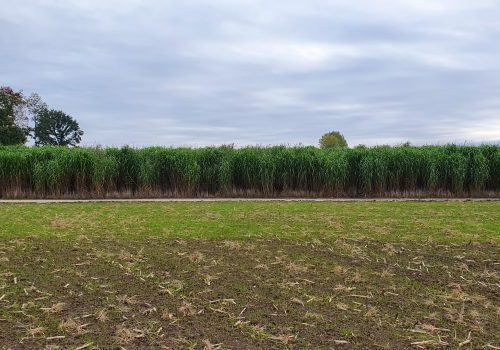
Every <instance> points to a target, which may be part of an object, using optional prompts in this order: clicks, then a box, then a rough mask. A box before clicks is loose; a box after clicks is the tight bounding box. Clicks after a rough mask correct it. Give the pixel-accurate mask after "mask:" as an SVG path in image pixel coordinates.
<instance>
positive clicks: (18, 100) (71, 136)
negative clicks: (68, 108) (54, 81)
mask: <svg viewBox="0 0 500 350" xmlns="http://www.w3.org/2000/svg"><path fill="white" fill-rule="evenodd" d="M82 136H83V131H82V130H81V129H80V125H79V124H78V122H77V121H76V120H75V119H74V118H72V117H71V116H70V115H68V114H66V113H64V112H63V111H60V110H55V109H51V108H49V106H48V105H47V104H46V103H45V102H44V101H43V100H42V98H41V97H40V96H39V95H38V94H37V93H32V94H31V95H29V96H26V95H25V94H24V93H23V92H22V91H15V90H14V89H12V88H11V87H8V86H2V87H0V145H19V144H25V143H26V142H28V140H29V139H32V140H33V142H34V144H35V146H39V145H53V146H76V145H78V144H79V143H80V141H81V140H82Z"/></svg>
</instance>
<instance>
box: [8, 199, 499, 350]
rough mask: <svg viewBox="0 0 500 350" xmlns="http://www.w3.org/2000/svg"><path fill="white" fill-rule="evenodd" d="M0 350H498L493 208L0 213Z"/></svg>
mask: <svg viewBox="0 0 500 350" xmlns="http://www.w3.org/2000/svg"><path fill="white" fill-rule="evenodd" d="M0 223H1V225H0V349H1V350H4V349H5V350H7V349H47V350H49V349H50V350H56V349H73V350H76V349H79V350H82V349H95V350H97V349H200V350H201V349H203V350H215V349H422V348H423V349H428V348H429V349H431V348H432V349H440V348H447V349H458V348H460V349H498V348H500V326H499V323H498V319H499V318H500V202H445V203H391V202H377V203H369V202H363V203H311V202H300V203H297V202H296V203H284V202H244V203H235V202H230V203H228V202H226V203H88V204H0Z"/></svg>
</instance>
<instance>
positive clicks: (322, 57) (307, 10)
mask: <svg viewBox="0 0 500 350" xmlns="http://www.w3.org/2000/svg"><path fill="white" fill-rule="evenodd" d="M499 19H500V8H499V7H498V5H497V3H496V0H477V1H474V2H471V1H468V0H440V1H431V0H397V1H396V0H381V1H377V2H372V1H362V2H361V3H360V2H358V3H356V4H354V3H348V2H345V1H340V0H331V1H325V0H311V1H307V2H305V1H274V2H269V1H263V0H240V1H234V0H211V1H208V0H191V1H183V2H179V1H159V0H158V1H148V2H144V1H139V0H123V1H118V0H107V1H97V0H87V1H81V0H67V1H56V0H38V1H35V0H18V1H16V2H15V3H12V4H10V5H9V6H8V7H7V6H4V7H3V8H2V12H1V13H0V26H1V27H2V31H0V47H2V51H1V52H0V79H1V81H0V84H1V85H11V86H13V87H14V88H16V89H23V90H25V91H26V92H32V91H36V92H38V93H40V94H41V95H42V97H43V98H44V99H45V100H46V102H47V103H48V104H49V105H51V106H52V107H54V108H58V109H62V110H64V111H66V112H68V113H70V114H71V115H73V116H74V117H76V118H77V119H78V120H79V121H80V124H81V126H82V128H83V129H84V130H85V131H86V135H85V137H84V141H85V143H86V144H88V145H94V144H111V145H124V144H130V145H135V146H145V145H195V146H203V145H211V144H222V143H233V142H234V143H236V144H238V145H245V144H282V143H288V144H298V143H303V144H316V142H317V139H318V138H319V136H320V135H321V134H322V133H323V132H326V131H329V130H331V129H338V130H341V131H342V132H343V133H344V134H345V135H346V137H347V139H348V141H349V142H350V144H353V145H354V144H359V143H363V144H370V145H373V144H383V143H391V144H393V143H399V142H404V141H407V140H409V141H411V142H413V143H417V144H424V143H437V142H439V143H445V142H464V141H470V142H481V141H489V142H492V141H498V140H500V122H499V120H500V66H499V64H498V62H500V47H499V45H497V43H496V41H497V39H498V37H500V21H499Z"/></svg>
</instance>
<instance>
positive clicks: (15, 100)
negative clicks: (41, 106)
mask: <svg viewBox="0 0 500 350" xmlns="http://www.w3.org/2000/svg"><path fill="white" fill-rule="evenodd" d="M24 103H25V101H24V97H23V94H22V92H21V91H18V92H16V91H14V90H13V89H12V88H10V87H0V145H16V144H23V143H25V142H26V136H27V134H28V127H27V122H26V121H27V120H24V119H23V116H24V114H23V113H22V109H23V106H24Z"/></svg>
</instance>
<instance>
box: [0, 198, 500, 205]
mask: <svg viewBox="0 0 500 350" xmlns="http://www.w3.org/2000/svg"><path fill="white" fill-rule="evenodd" d="M469 201H472V202H493V201H494V202H497V201H500V198H129V199H126V198H120V199H0V204H12V203H37V204H46V203H100V202H131V203H133V202H138V203H141V202H469Z"/></svg>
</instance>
